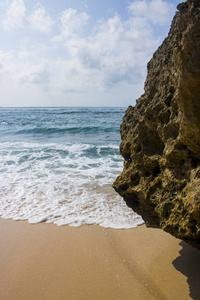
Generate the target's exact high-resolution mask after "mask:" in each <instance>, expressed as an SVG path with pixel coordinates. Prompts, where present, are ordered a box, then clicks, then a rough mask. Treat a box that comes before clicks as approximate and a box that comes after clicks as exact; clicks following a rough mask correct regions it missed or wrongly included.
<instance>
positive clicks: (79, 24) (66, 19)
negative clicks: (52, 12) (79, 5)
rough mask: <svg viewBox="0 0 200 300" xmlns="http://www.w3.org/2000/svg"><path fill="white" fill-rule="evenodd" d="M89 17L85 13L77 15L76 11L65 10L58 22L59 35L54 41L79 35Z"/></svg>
mask: <svg viewBox="0 0 200 300" xmlns="http://www.w3.org/2000/svg"><path fill="white" fill-rule="evenodd" d="M88 19H89V16H88V15H87V14H86V13H85V12H82V13H78V12H77V10H76V9H72V8H69V9H66V10H65V11H64V12H62V14H61V17H60V18H59V20H60V28H61V31H60V34H59V35H58V36H55V37H54V41H62V40H65V39H66V38H69V37H72V36H74V35H76V34H80V33H81V31H82V30H83V28H84V26H86V25H87V22H88Z"/></svg>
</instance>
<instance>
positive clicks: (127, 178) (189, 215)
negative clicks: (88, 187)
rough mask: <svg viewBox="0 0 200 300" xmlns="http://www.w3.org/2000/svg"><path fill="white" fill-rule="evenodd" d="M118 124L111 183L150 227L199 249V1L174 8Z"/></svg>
mask: <svg viewBox="0 0 200 300" xmlns="http://www.w3.org/2000/svg"><path fill="white" fill-rule="evenodd" d="M177 9H178V11H177V13H176V15H175V17H174V19H173V21H172V26H171V30H170V32H169V34H168V37H167V38H166V39H165V40H164V42H163V43H162V45H161V46H160V47H159V48H158V50H157V51H156V52H155V53H154V55H153V58H152V59H151V60H150V62H149V63H148V66H147V69H148V75H147V78H146V82H145V93H144V94H143V95H142V96H141V97H140V98H139V99H138V100H137V103H136V106H135V107H132V106H130V107H129V108H128V109H127V111H126V113H125V115H124V118H123V122H122V125H121V128H120V132H121V138H122V142H121V145H120V153H121V155H122V156H123V157H124V170H123V172H122V173H121V175H120V176H119V177H118V178H117V179H116V180H115V182H114V184H113V187H114V189H115V190H116V191H117V192H118V193H119V194H120V195H121V196H122V197H123V198H124V200H125V201H126V203H127V205H128V206H130V207H131V208H133V210H134V211H136V212H137V213H139V214H140V215H141V216H142V217H143V219H144V220H145V223H146V224H147V225H148V226H151V227H161V228H162V229H164V230H165V231H167V232H169V233H171V234H172V235H174V236H176V237H178V238H180V239H182V240H184V241H186V242H188V243H189V244H191V245H193V246H195V247H197V248H199V249H200V0H188V1H186V2H184V3H181V4H179V5H178V7H177Z"/></svg>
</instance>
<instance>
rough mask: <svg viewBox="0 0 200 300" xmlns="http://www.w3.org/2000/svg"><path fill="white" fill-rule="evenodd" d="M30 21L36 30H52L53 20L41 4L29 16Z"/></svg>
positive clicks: (45, 31) (47, 31) (46, 31)
mask: <svg viewBox="0 0 200 300" xmlns="http://www.w3.org/2000/svg"><path fill="white" fill-rule="evenodd" d="M28 21H29V24H30V26H31V28H33V29H35V30H38V31H41V32H44V33H49V32H50V31H51V30H52V26H53V21H52V19H51V17H50V16H49V14H48V13H47V12H46V11H45V9H44V7H42V6H39V7H38V8H37V9H36V10H35V11H34V12H33V14H32V15H30V16H29V17H28Z"/></svg>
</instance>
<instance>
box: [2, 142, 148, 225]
mask: <svg viewBox="0 0 200 300" xmlns="http://www.w3.org/2000/svg"><path fill="white" fill-rule="evenodd" d="M92 147H93V148H92ZM112 147H113V149H115V150H116V149H117V148H116V146H112ZM112 147H111V145H109V146H104V147H102V146H101V147H100V146H99V147H97V149H96V148H95V147H94V146H91V145H87V144H86V145H82V144H74V145H62V144H61V145H58V144H43V145H41V144H30V143H2V144H1V145H0V151H1V153H2V155H1V156H0V202H1V205H0V216H1V217H3V218H12V219H14V220H25V219H28V221H29V222H30V223H38V222H47V223H55V224H57V225H66V224H68V225H70V226H75V227H76V226H81V225H84V224H98V225H100V226H103V227H112V228H133V227H136V226H137V225H139V224H142V223H143V220H142V218H141V217H139V216H138V215H137V214H135V213H134V212H133V211H132V210H131V209H129V208H128V207H127V206H126V204H125V203H124V201H123V200H122V198H121V197H120V196H119V195H118V194H117V193H115V192H114V190H113V189H112V187H111V185H112V182H113V181H114V179H115V178H116V176H117V175H118V174H119V173H120V172H121V170H122V164H123V162H122V159H121V157H120V156H119V155H118V154H112V155H109V154H108V155H106V156H103V155H101V151H102V149H103V148H106V149H107V148H112ZM86 151H89V152H88V153H87V155H85V152H86ZM90 151H91V152H90ZM95 151H96V152H95ZM93 152H95V153H97V155H96V156H95V155H94V153H93ZM90 154H91V155H90Z"/></svg>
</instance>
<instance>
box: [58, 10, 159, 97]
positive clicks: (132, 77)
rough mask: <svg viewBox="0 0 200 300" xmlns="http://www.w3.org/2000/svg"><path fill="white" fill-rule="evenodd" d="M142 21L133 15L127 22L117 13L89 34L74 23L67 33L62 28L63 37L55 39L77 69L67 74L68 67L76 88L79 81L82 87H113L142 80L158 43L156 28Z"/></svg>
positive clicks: (98, 24) (105, 88) (101, 88)
mask: <svg viewBox="0 0 200 300" xmlns="http://www.w3.org/2000/svg"><path fill="white" fill-rule="evenodd" d="M141 23H142V22H141ZM141 23H140V22H139V23H138V19H137V20H135V19H134V18H133V17H131V19H129V20H127V21H126V22H123V21H122V19H121V18H120V16H119V15H117V14H116V15H114V16H113V17H112V18H109V19H108V20H101V22H98V23H97V24H96V28H95V30H94V31H93V32H92V33H91V34H89V35H87V36H85V37H81V36H79V34H78V32H76V33H75V31H74V27H73V26H72V27H73V28H71V32H70V31H69V27H68V29H67V30H68V31H67V34H63V31H62V30H61V34H60V36H62V39H61V38H60V39H58V38H57V37H56V38H54V41H56V42H60V45H61V46H63V47H65V49H66V53H68V55H69V62H70V66H71V69H73V70H76V72H74V74H68V75H67V72H68V71H67V70H68V69H67V68H66V77H68V76H71V77H72V78H74V80H72V81H71V85H72V88H74V85H76V86H77V82H79V88H80V89H82V90H84V89H85V90H91V89H97V90H99V91H106V90H108V89H111V88H112V87H114V86H115V85H116V84H118V83H119V82H127V83H128V84H132V85H134V84H138V82H139V81H140V80H141V78H143V76H144V70H146V63H147V60H148V59H149V58H150V57H151V55H152V52H153V50H154V49H155V48H156V47H157V45H158V39H157V38H155V37H154V35H153V30H152V28H151V27H149V26H147V27H146V26H145V24H144V22H143V25H142V24H141ZM75 27H76V26H75ZM72 66H73V67H72ZM75 83H76V84H75Z"/></svg>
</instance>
